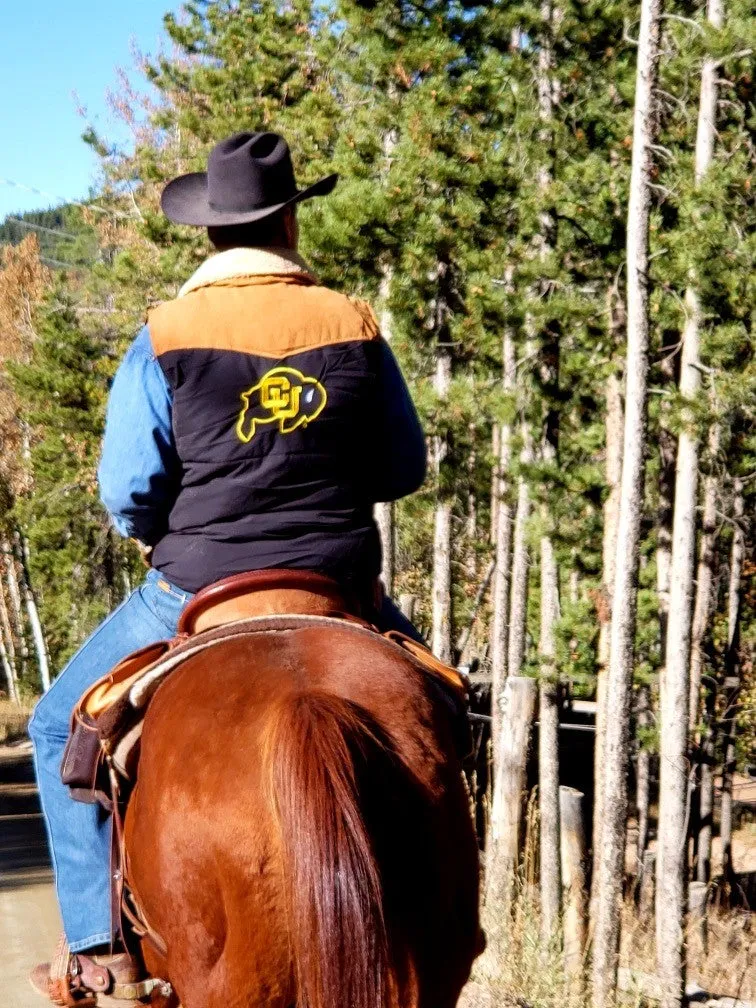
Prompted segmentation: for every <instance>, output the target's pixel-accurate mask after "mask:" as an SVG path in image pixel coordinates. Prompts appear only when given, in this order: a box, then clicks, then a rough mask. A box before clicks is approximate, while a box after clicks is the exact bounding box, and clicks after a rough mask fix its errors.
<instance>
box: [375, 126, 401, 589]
mask: <svg viewBox="0 0 756 1008" xmlns="http://www.w3.org/2000/svg"><path fill="white" fill-rule="evenodd" d="M387 137H388V138H390V139H386V138H384V152H385V153H386V154H390V153H391V151H392V150H393V149H394V147H395V146H396V139H395V137H394V136H393V133H389V134H387ZM393 275H394V271H393V269H392V268H391V266H390V264H388V263H385V264H384V265H383V267H382V268H381V282H380V285H379V287H378V297H379V303H380V314H379V318H378V324H379V326H380V329H381V335H382V336H383V338H384V339H385V340H386V341H387V342H389V343H390V342H391V337H392V336H393V327H394V320H393V317H392V315H391V312H390V311H389V308H388V299H389V294H390V293H391V281H392V278H393ZM394 511H395V508H394V502H393V501H382V502H381V503H379V504H376V505H375V521H376V524H377V525H378V533H379V535H380V539H381V557H382V560H381V581H382V582H383V587H384V588H385V589H386V594H387V595H392V594H393V592H394V561H395V548H396V543H395V538H394Z"/></svg>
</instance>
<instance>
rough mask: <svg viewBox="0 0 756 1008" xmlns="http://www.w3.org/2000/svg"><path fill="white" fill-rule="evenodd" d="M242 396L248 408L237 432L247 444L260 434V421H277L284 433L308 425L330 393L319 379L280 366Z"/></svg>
mask: <svg viewBox="0 0 756 1008" xmlns="http://www.w3.org/2000/svg"><path fill="white" fill-rule="evenodd" d="M241 399H242V402H243V403H244V407H243V409H242V411H241V413H240V414H239V420H238V421H237V424H236V433H237V436H238V437H239V440H240V441H244V443H245V444H246V443H248V442H249V441H251V440H252V438H253V437H254V436H255V434H256V433H257V426H258V424H272V423H277V424H278V429H279V431H280V432H281V434H290V433H291V432H292V431H294V430H296V429H297V427H306V426H307V424H308V423H309V422H310V421H311V420H314V419H315V417H317V416H320V414H321V413H322V412H323V409H324V407H325V404H326V399H327V395H326V390H325V389H324V388H323V386H322V385H321V384H320V382H319V381H318V380H317V378H308V377H307V376H306V375H303V374H302V372H301V371H297V370H296V368H289V367H276V368H272V370H270V371H268V373H267V374H265V375H263V377H262V378H261V379H260V381H259V382H258V383H257V385H253V386H252V388H251V389H249V390H248V391H247V392H242V395H241Z"/></svg>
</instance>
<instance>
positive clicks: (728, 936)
mask: <svg viewBox="0 0 756 1008" xmlns="http://www.w3.org/2000/svg"><path fill="white" fill-rule="evenodd" d="M755 916H756V915H754V914H753V913H749V912H748V911H746V910H730V911H719V910H717V909H716V908H714V907H709V912H708V914H707V921H706V930H707V932H708V934H707V943H706V948H705V949H704V947H703V945H702V936H701V934H700V933H699V932H698V931H697V929H696V928H695V926H691V927H690V928H689V933H688V936H687V949H688V983H696V984H698V986H699V987H702V988H703V989H704V990H705V991H709V992H710V993H712V994H717V995H718V996H720V997H722V996H729V997H735V998H739V999H741V1000H743V1001H753V1000H756V920H754V917H755ZM653 932H654V922H653V918H651V919H650V920H649V919H640V918H639V916H638V914H637V912H636V911H635V908H634V906H633V905H632V903H630V902H628V903H626V904H625V907H624V908H623V917H622V942H621V950H620V962H621V964H622V965H623V966H627V967H629V968H631V969H634V970H641V971H643V972H646V973H654V972H655V960H654V956H655V953H654V933H653Z"/></svg>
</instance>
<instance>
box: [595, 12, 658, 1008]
mask: <svg viewBox="0 0 756 1008" xmlns="http://www.w3.org/2000/svg"><path fill="white" fill-rule="evenodd" d="M661 11H662V5H661V0H641V20H640V34H639V42H638V66H637V76H636V89H635V111H634V123H633V154H632V168H631V176H630V199H629V206H628V217H627V362H626V367H625V380H626V394H625V431H624V447H623V460H624V461H623V466H622V490H621V497H620V519H619V528H618V531H617V554H616V556H617V561H616V569H615V571H616V572H615V584H614V597H613V600H612V624H611V640H610V649H609V680H608V684H607V699H608V703H607V722H606V743H605V752H604V770H605V776H604V789H603V794H604V823H603V828H602V832H601V856H600V858H599V863H598V870H599V878H598V890H597V900H596V924H595V926H594V928H593V973H592V979H593V1005H594V1008H609V1005H610V1004H611V1003H612V1002H613V1001H614V998H615V992H616V988H617V950H618V943H619V916H620V899H621V893H622V877H623V874H624V871H623V869H624V853H625V819H626V814H627V780H626V778H627V760H628V751H629V746H628V730H629V723H630V698H631V691H632V679H633V649H634V638H635V617H636V609H637V590H638V583H637V582H638V562H639V552H638V542H639V536H640V523H641V513H642V509H643V477H644V472H643V462H644V449H645V441H646V402H647V396H648V390H647V382H648V343H649V331H648V330H649V325H648V262H649V254H648V251H649V250H648V229H649V215H650V205H651V188H650V182H651V169H652V164H653V158H652V148H653V144H654V141H655V136H656V117H655V114H654V99H653V91H654V86H655V82H656V76H657V73H658V63H659V28H660V19H661Z"/></svg>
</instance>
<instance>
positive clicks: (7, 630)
mask: <svg viewBox="0 0 756 1008" xmlns="http://www.w3.org/2000/svg"><path fill="white" fill-rule="evenodd" d="M0 634H1V635H2V638H3V644H4V646H5V653H6V655H7V656H8V664H9V665H10V669H11V675H12V676H13V682H14V684H15V683H17V682H18V669H17V668H16V645H15V644H14V642H13V628H12V626H11V621H10V617H9V616H8V607H7V605H6V603H5V588H4V587H3V584H2V582H1V581H0Z"/></svg>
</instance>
